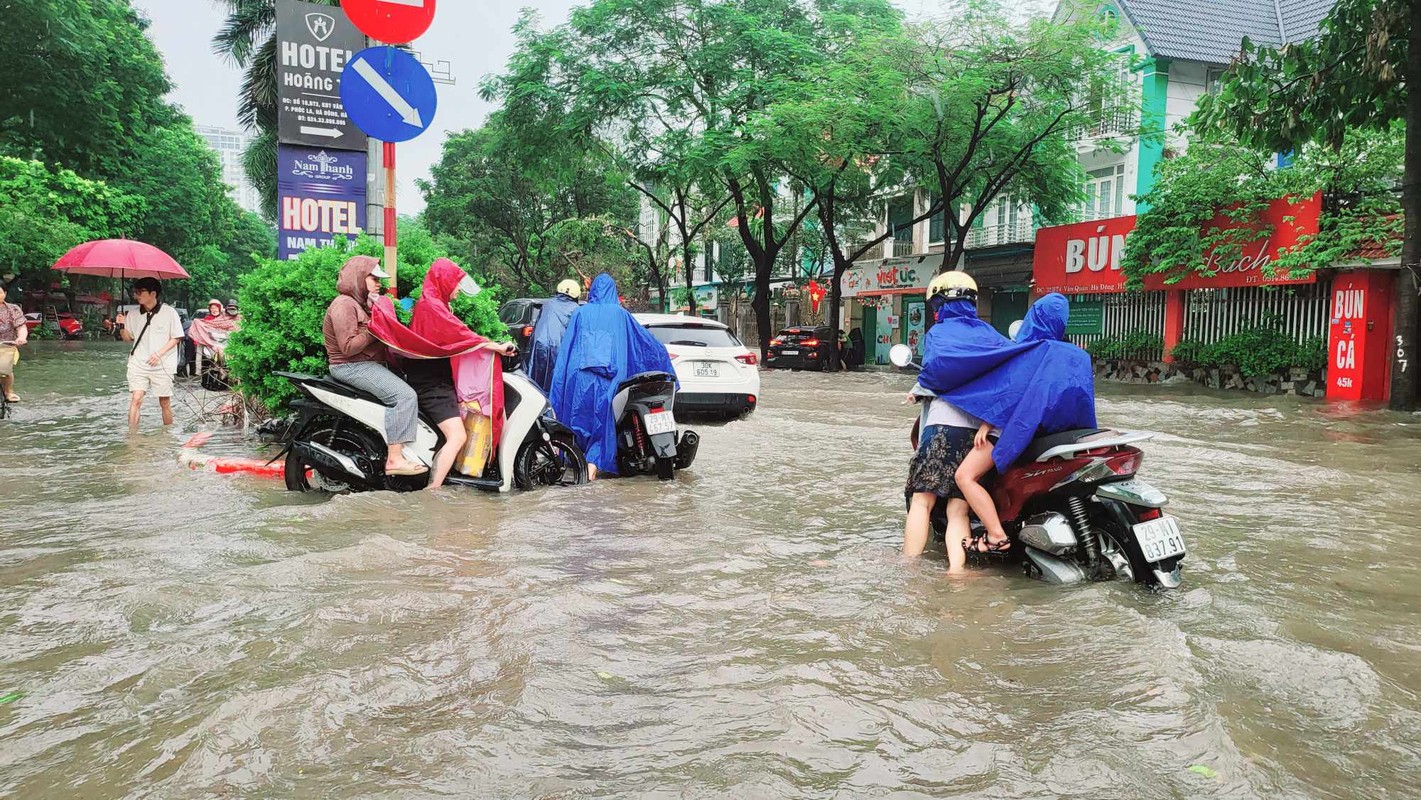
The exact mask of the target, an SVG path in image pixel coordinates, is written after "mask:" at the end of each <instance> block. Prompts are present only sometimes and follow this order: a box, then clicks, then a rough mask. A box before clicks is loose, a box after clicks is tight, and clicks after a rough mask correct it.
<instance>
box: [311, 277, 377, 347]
mask: <svg viewBox="0 0 1421 800" xmlns="http://www.w3.org/2000/svg"><path fill="white" fill-rule="evenodd" d="M377 273H379V274H377ZM381 274H383V273H381V272H380V262H379V261H376V260H375V259H373V258H371V257H370V256H353V257H351V259H350V260H348V261H346V262H345V266H343V267H341V268H340V275H339V276H337V277H336V292H338V294H337V296H336V299H335V300H333V301H331V305H330V308H328V309H326V318H325V321H324V322H323V323H322V324H321V333H322V336H323V337H324V338H325V342H326V356H327V357H328V358H329V359H330V362H331V364H332V365H336V364H353V363H356V362H361V361H376V362H383V361H384V360H385V345H383V344H381V343H380V340H378V339H376V338H375V337H374V336H371V335H370V330H369V327H368V326H369V325H370V289H369V287H368V286H367V285H366V281H365V279H366V278H369V277H370V276H371V275H374V276H375V277H376V278H379V277H380V275H381Z"/></svg>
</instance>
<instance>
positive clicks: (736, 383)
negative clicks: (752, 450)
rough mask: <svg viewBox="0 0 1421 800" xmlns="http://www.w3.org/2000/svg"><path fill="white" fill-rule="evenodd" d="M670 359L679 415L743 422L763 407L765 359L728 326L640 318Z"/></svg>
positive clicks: (686, 319) (672, 317)
mask: <svg viewBox="0 0 1421 800" xmlns="http://www.w3.org/2000/svg"><path fill="white" fill-rule="evenodd" d="M634 316H635V317H636V321H637V322H640V323H641V324H642V325H643V326H645V327H646V329H647V330H649V331H651V335H652V336H655V337H656V338H657V339H658V340H659V341H660V342H661V343H662V344H664V345H666V350H667V352H669V353H670V354H671V363H672V364H673V365H675V367H676V378H677V379H678V380H679V381H680V382H681V388H680V390H678V391H677V392H676V412H677V413H678V414H679V413H682V412H685V413H693V412H700V411H705V412H712V413H722V414H731V415H735V416H744V415H746V414H749V413H750V412H752V411H754V410H755V406H756V404H758V403H759V402H760V367H759V362H760V358H759V356H757V355H756V354H755V353H752V352H751V351H750V350H748V349H746V347H745V345H743V344H741V343H740V340H739V339H736V338H735V334H733V333H731V332H730V329H729V328H727V327H726V326H725V325H723V324H721V323H719V322H716V321H715V320H711V319H701V318H699V317H688V316H685V315H684V314H636V315H634Z"/></svg>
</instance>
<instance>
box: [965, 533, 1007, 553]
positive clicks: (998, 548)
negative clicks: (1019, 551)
mask: <svg viewBox="0 0 1421 800" xmlns="http://www.w3.org/2000/svg"><path fill="white" fill-rule="evenodd" d="M972 544H973V546H974V547H976V548H977V552H979V553H981V554H982V555H990V554H992V553H996V554H998V555H1005V554H1006V552H1007V551H1008V550H1010V549H1011V539H1004V540H1002V541H1000V542H994V541H992V539H991V537H989V536H985V535H984V536H982V538H980V539H977V540H976V541H974V542H973V543H972ZM984 544H985V545H986V548H987V549H985V550H983V549H982V545H984Z"/></svg>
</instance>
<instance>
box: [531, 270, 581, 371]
mask: <svg viewBox="0 0 1421 800" xmlns="http://www.w3.org/2000/svg"><path fill="white" fill-rule="evenodd" d="M581 296H582V284H580V283H578V282H577V281H576V280H573V279H572V278H568V279H567V280H565V281H563V282H562V283H559V284H558V292H557V294H555V295H553V296H552V297H550V298H548V300H547V301H545V302H544V303H543V307H542V309H541V310H540V311H539V313H538V323H537V324H536V325H534V326H533V336H532V338H531V339H530V340H529V342H528V360H527V362H526V363H525V364H524V371H525V372H527V373H528V379H529V380H531V381H532V382H533V383H536V384H538V388H540V389H542V390H543V392H544V393H545V394H546V393H547V392H548V391H549V390H550V389H551V387H552V384H553V370H554V369H555V368H556V367H557V364H558V346H559V345H561V344H562V338H563V335H564V334H565V333H566V332H567V323H568V322H569V321H570V320H571V319H572V313H573V312H574V311H576V310H577V298H579V297H581Z"/></svg>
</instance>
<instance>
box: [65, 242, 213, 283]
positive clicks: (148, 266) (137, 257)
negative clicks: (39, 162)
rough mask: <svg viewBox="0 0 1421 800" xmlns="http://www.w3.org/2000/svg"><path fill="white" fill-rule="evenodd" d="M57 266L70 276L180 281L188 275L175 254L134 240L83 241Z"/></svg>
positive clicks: (66, 254)
mask: <svg viewBox="0 0 1421 800" xmlns="http://www.w3.org/2000/svg"><path fill="white" fill-rule="evenodd" d="M54 268H55V269H56V270H58V271H59V272H67V273H69V274H70V275H97V276H99V277H101V278H120V279H127V278H157V279H158V280H179V279H186V278H187V277H188V274H187V270H185V269H183V268H182V267H181V266H179V265H178V262H176V261H174V260H173V257H172V256H170V255H168V254H167V253H164V252H163V251H162V250H159V249H158V248H156V247H154V246H153V245H151V244H144V243H143V242H135V241H133V240H132V239H102V240H100V241H97V242H88V243H85V244H81V245H79V246H78V247H76V248H74V249H73V250H70V251H69V252H67V253H65V254H64V255H63V256H61V257H60V259H59V260H58V261H56V262H54Z"/></svg>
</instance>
